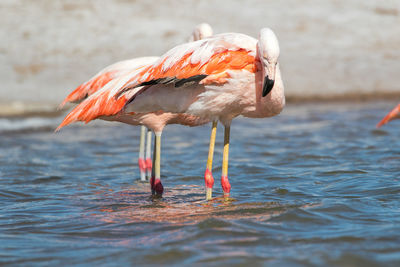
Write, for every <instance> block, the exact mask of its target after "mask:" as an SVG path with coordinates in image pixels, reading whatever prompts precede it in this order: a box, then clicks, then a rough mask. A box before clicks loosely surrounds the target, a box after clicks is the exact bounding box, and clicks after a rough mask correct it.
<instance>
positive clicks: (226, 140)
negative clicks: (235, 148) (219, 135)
mask: <svg viewBox="0 0 400 267" xmlns="http://www.w3.org/2000/svg"><path fill="white" fill-rule="evenodd" d="M230 131H231V127H230V126H225V134H224V155H223V158H222V175H221V185H222V189H223V190H224V195H225V196H229V193H230V192H231V185H230V183H229V180H228V162H229V137H230Z"/></svg>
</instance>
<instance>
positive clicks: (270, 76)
mask: <svg viewBox="0 0 400 267" xmlns="http://www.w3.org/2000/svg"><path fill="white" fill-rule="evenodd" d="M263 77H264V82H263V90H262V96H263V97H265V96H267V95H268V94H269V93H270V92H271V90H272V88H274V84H275V65H273V64H266V66H265V67H264V69H263Z"/></svg>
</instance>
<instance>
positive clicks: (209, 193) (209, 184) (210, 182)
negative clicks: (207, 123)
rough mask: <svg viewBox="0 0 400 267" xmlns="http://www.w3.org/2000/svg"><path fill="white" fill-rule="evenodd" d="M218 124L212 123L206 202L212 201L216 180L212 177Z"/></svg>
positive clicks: (206, 179) (206, 177)
mask: <svg viewBox="0 0 400 267" xmlns="http://www.w3.org/2000/svg"><path fill="white" fill-rule="evenodd" d="M217 124H218V122H217V121H213V123H212V128H211V136H210V147H209V149H208V159H207V168H206V172H205V174H204V180H205V183H206V200H210V199H211V198H212V188H213V185H214V178H213V176H212V163H213V157H214V146H215V136H216V134H217Z"/></svg>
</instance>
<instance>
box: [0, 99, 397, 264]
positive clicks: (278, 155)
mask: <svg viewBox="0 0 400 267" xmlns="http://www.w3.org/2000/svg"><path fill="white" fill-rule="evenodd" d="M393 105H394V103H382V102H381V103H364V104H337V103H331V104H302V105H300V104H299V105H289V106H288V107H287V108H286V109H285V111H284V112H283V113H282V114H281V115H280V116H278V117H275V118H271V119H262V120H261V119H258V120H248V119H244V118H239V119H237V120H235V121H234V122H233V124H232V132H231V151H230V152H231V153H230V166H229V175H230V182H231V184H232V198H230V199H224V198H222V190H221V188H220V185H219V179H218V177H219V176H220V172H221V156H222V153H221V152H222V149H221V148H222V139H223V131H222V127H221V126H219V128H218V135H217V144H216V153H215V163H214V166H215V167H214V169H213V173H214V177H215V178H216V184H215V186H214V188H215V189H214V196H215V198H214V199H213V200H212V201H210V202H206V201H204V200H203V198H204V188H203V177H202V175H203V173H204V167H205V163H206V157H207V150H208V140H209V130H210V125H206V126H202V127H197V128H185V127H181V126H174V125H171V126H168V127H167V128H166V131H165V133H164V135H163V141H164V143H163V147H162V157H163V158H162V168H163V169H162V179H163V184H164V187H165V195H164V197H163V198H161V199H157V198H152V197H151V196H150V190H149V186H148V184H145V183H141V182H139V181H138V169H137V166H136V160H137V150H138V148H137V144H138V135H139V128H137V127H136V128H135V127H131V126H127V125H122V124H111V123H102V122H100V123H94V124H92V125H88V126H84V127H83V126H72V127H68V128H66V129H64V130H62V131H61V132H60V133H57V134H55V133H53V132H52V131H51V130H50V129H54V128H55V126H56V124H57V123H58V122H59V121H60V120H61V118H58V119H57V120H54V119H49V121H47V122H43V120H44V119H40V120H38V121H40V123H41V126H40V127H28V128H26V127H25V128H24V125H31V122H32V119H30V120H29V123H23V122H21V121H15V122H13V121H12V120H7V123H6V124H4V125H6V126H4V127H2V121H1V120H0V137H1V142H0V147H1V154H0V176H1V179H0V184H1V186H0V201H1V203H2V205H1V207H0V264H7V263H8V264H21V265H29V266H30V265H55V264H62V265H71V264H72V265H74V264H83V265H94V264H101V265H119V266H122V265H134V264H170V265H177V264H186V265H192V264H196V265H204V264H211V265H220V264H224V265H228V264H230V265H241V264H253V265H256V266H257V265H268V266H399V265H400V181H399V178H400V164H399V163H400V145H399V144H400V142H399V133H400V121H395V122H393V123H392V124H391V125H389V126H388V127H384V128H383V129H380V130H377V129H375V127H374V126H375V124H376V123H377V122H378V121H379V119H380V118H381V117H382V116H383V115H384V114H385V113H386V112H387V111H388V110H389V109H390V108H391V106H393ZM19 120H21V119H19ZM34 121H35V120H34ZM3 122H4V121H3ZM13 123H14V124H13ZM15 125H22V126H18V127H16V126H15ZM43 125H44V126H45V127H44V126H43ZM50 126H52V127H50Z"/></svg>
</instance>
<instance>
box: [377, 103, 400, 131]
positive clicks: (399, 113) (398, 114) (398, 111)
mask: <svg viewBox="0 0 400 267" xmlns="http://www.w3.org/2000/svg"><path fill="white" fill-rule="evenodd" d="M395 119H400V104H398V105H397V106H396V107H395V108H394V109H392V110H391V111H390V112H389V113H388V114H386V116H385V117H384V118H383V119H382V120H381V121H380V122H379V123H378V124H377V125H376V127H377V128H380V127H382V126H383V125H385V124H386V123H388V122H389V121H392V120H395Z"/></svg>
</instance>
